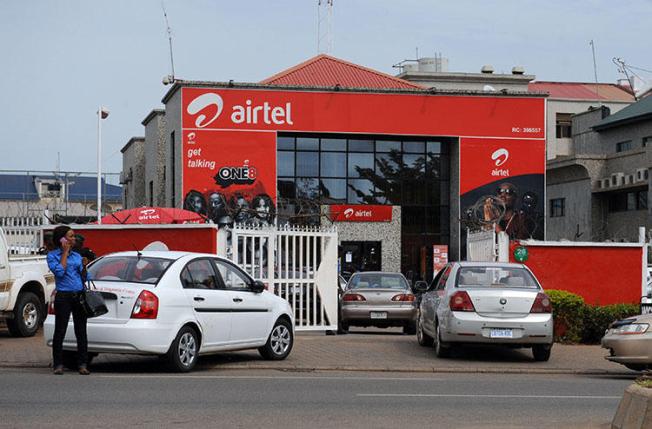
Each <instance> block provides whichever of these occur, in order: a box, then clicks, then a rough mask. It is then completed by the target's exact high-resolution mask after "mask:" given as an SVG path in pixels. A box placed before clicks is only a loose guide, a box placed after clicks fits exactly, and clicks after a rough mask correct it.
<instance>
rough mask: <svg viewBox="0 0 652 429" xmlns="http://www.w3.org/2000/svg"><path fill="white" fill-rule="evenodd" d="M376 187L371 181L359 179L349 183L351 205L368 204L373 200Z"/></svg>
mask: <svg viewBox="0 0 652 429" xmlns="http://www.w3.org/2000/svg"><path fill="white" fill-rule="evenodd" d="M373 193H374V185H373V184H372V183H371V181H369V180H363V179H357V180H349V182H348V198H347V201H348V202H349V204H368V203H370V202H373V201H371V200H372V199H373Z"/></svg>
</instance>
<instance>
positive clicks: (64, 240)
mask: <svg viewBox="0 0 652 429" xmlns="http://www.w3.org/2000/svg"><path fill="white" fill-rule="evenodd" d="M67 242H68V239H67V238H66V237H61V240H59V243H61V245H64V244H65V243H67Z"/></svg>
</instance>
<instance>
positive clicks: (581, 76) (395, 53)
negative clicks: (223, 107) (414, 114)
mask: <svg viewBox="0 0 652 429" xmlns="http://www.w3.org/2000/svg"><path fill="white" fill-rule="evenodd" d="M162 5H164V6H165V10H166V11H167V15H168V20H169V23H170V27H171V29H172V37H173V52H174V67H175V75H176V76H177V77H178V78H180V79H188V80H208V81H228V80H230V79H233V80H235V81H238V82H258V81H260V80H262V79H264V78H266V77H268V76H271V75H273V74H275V73H277V72H279V71H282V70H284V69H286V68H288V67H291V66H294V65H296V64H298V63H300V62H302V61H305V60H306V59H308V58H311V57H312V56H314V55H316V54H317V53H318V52H317V38H318V37H317V21H318V19H317V8H318V6H317V0H266V1H263V0H248V1H247V0H239V1H234V0H164V2H161V0H111V1H98V0H77V1H73V0H58V1H49V0H39V1H36V0H0V55H1V57H0V58H1V59H0V67H2V73H3V75H4V79H2V81H1V82H0V124H1V125H2V133H1V134H0V148H1V149H2V151H1V152H0V153H1V155H0V170H9V169H13V170H47V171H53V170H55V169H56V167H57V159H58V157H59V159H60V169H61V170H68V171H88V172H94V171H97V161H96V156H97V116H96V112H97V109H98V106H100V105H103V106H106V107H107V108H108V109H109V111H110V115H109V117H108V118H107V119H106V120H104V121H103V123H102V146H103V151H102V154H103V163H102V170H103V171H105V172H107V171H108V172H120V170H121V166H122V156H121V153H120V149H121V148H122V147H123V146H124V145H125V144H126V143H127V142H128V141H129V139H130V138H131V137H132V136H142V135H144V127H143V126H142V125H141V121H142V120H143V119H144V118H145V116H147V114H148V113H149V112H150V111H151V110H152V109H155V108H162V107H163V105H162V103H161V99H162V98H163V96H164V94H165V93H166V91H167V89H168V87H165V86H164V85H163V84H162V83H161V79H162V78H163V76H165V75H168V74H170V71H171V69H170V55H169V45H168V40H167V32H166V25H165V20H164V16H163V7H162ZM651 16H652V0H627V1H626V2H614V1H613V0H611V1H603V0H581V1H572V0H561V1H560V0H547V1H545V2H542V1H531V0H495V1H491V0H485V1H472V0H455V1H444V0H334V7H333V18H332V33H331V35H332V39H333V50H332V51H331V52H330V53H331V54H332V55H334V56H336V57H339V58H342V59H344V60H347V61H351V62H353V63H356V64H360V65H363V66H366V67H370V68H373V69H376V70H379V71H382V72H385V73H390V74H396V73H397V72H398V70H397V69H395V68H392V65H393V64H396V63H397V62H399V61H401V60H403V59H414V58H415V57H416V50H417V49H418V53H419V56H421V57H428V56H434V54H435V53H441V55H442V56H444V57H446V58H448V59H449V71H451V72H479V71H480V68H481V67H482V66H483V65H485V64H491V65H493V66H494V68H495V70H496V72H497V73H510V72H511V69H512V67H513V66H516V65H519V66H522V67H524V68H525V71H526V73H527V74H534V75H536V77H537V79H538V80H546V81H550V80H554V81H582V82H593V81H594V68H593V59H592V52H591V46H590V45H589V42H590V41H591V40H593V41H594V45H595V49H596V65H597V73H598V80H599V81H601V82H611V83H615V82H616V81H617V80H618V79H621V78H624V75H622V74H620V73H619V72H618V70H617V68H616V66H615V65H614V64H613V63H612V58H614V57H619V58H623V59H624V60H625V61H626V62H627V64H629V65H632V66H636V67H639V68H643V69H647V70H652V43H650V33H649V28H650V27H649V25H650V24H649V22H650V17H651ZM640 76H641V77H643V78H646V79H648V81H649V82H650V83H652V73H645V72H641V73H640Z"/></svg>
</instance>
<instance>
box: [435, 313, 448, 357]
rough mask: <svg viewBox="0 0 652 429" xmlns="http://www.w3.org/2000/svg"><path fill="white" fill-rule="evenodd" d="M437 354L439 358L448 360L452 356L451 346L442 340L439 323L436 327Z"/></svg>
mask: <svg viewBox="0 0 652 429" xmlns="http://www.w3.org/2000/svg"><path fill="white" fill-rule="evenodd" d="M435 337H436V338H435V339H434V341H435V354H436V355H437V357H438V358H447V357H450V355H451V345H450V344H448V343H445V342H443V341H442V340H441V332H440V331H439V322H436V325H435Z"/></svg>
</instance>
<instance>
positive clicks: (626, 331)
mask: <svg viewBox="0 0 652 429" xmlns="http://www.w3.org/2000/svg"><path fill="white" fill-rule="evenodd" d="M649 327H650V325H648V324H647V323H630V324H628V325H622V326H619V327H617V328H614V331H613V333H614V334H616V335H636V334H644V333H645V332H647V329H648V328H649Z"/></svg>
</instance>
